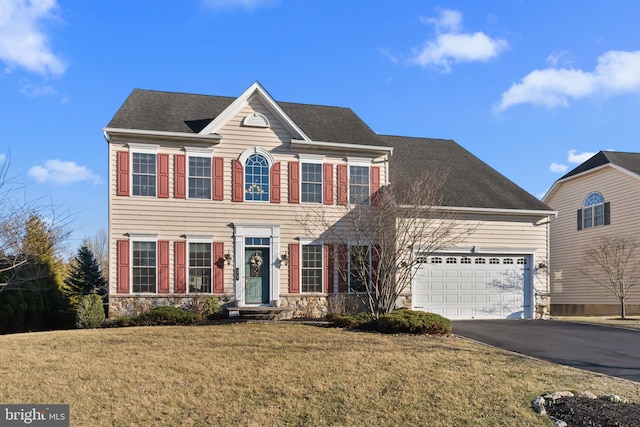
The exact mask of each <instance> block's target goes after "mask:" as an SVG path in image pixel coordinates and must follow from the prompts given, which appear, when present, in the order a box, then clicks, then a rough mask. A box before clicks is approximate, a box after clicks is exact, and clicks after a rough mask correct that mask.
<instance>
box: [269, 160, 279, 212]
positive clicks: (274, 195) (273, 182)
mask: <svg viewBox="0 0 640 427" xmlns="http://www.w3.org/2000/svg"><path fill="white" fill-rule="evenodd" d="M269 183H270V186H271V188H270V189H269V191H270V196H271V197H270V198H271V200H270V201H271V203H280V187H281V184H280V162H276V163H274V164H273V166H271V172H270V173H269Z"/></svg>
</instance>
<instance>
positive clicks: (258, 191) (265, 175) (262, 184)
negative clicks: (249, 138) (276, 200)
mask: <svg viewBox="0 0 640 427" xmlns="http://www.w3.org/2000/svg"><path fill="white" fill-rule="evenodd" d="M244 166H245V168H244V197H245V200H258V201H266V202H268V201H269V162H268V161H267V159H266V158H265V157H264V156H263V155H261V154H258V153H254V154H251V155H250V156H249V157H248V158H247V160H246V161H245V164H244Z"/></svg>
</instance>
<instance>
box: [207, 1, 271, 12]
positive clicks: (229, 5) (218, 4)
mask: <svg viewBox="0 0 640 427" xmlns="http://www.w3.org/2000/svg"><path fill="white" fill-rule="evenodd" d="M203 1H204V4H205V6H208V7H212V8H214V9H234V8H236V7H239V8H244V9H246V10H248V11H249V12H253V11H254V10H256V9H257V8H259V7H265V6H271V5H273V4H275V3H276V2H277V0H203Z"/></svg>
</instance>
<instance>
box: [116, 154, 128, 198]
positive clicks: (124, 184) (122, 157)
mask: <svg viewBox="0 0 640 427" xmlns="http://www.w3.org/2000/svg"><path fill="white" fill-rule="evenodd" d="M116 167H117V169H118V182H117V183H116V187H117V188H116V195H117V196H128V195H129V152H128V151H118V154H117V165H116Z"/></svg>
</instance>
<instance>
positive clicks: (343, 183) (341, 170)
mask: <svg viewBox="0 0 640 427" xmlns="http://www.w3.org/2000/svg"><path fill="white" fill-rule="evenodd" d="M347 191H348V182H347V165H338V204H339V205H346V204H347V201H348V198H347V194H348V193H347Z"/></svg>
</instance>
